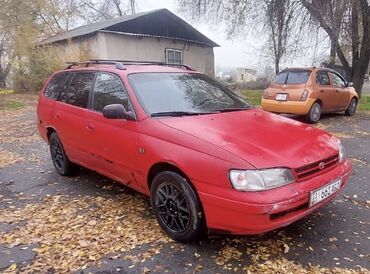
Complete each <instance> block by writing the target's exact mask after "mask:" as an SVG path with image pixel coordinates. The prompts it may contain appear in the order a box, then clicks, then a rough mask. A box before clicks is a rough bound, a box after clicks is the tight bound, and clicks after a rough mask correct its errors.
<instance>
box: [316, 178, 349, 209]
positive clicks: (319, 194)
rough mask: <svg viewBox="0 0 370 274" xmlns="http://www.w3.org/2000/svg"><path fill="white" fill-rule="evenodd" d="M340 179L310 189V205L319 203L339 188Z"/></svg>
mask: <svg viewBox="0 0 370 274" xmlns="http://www.w3.org/2000/svg"><path fill="white" fill-rule="evenodd" d="M341 182H342V180H341V179H338V180H336V181H334V182H332V183H330V184H328V185H326V186H323V187H322V188H320V189H317V190H314V191H311V193H310V207H311V206H314V205H316V204H317V203H320V202H321V201H323V200H325V199H326V198H328V197H329V196H331V195H332V194H333V193H335V192H337V191H338V190H339V189H340V185H341Z"/></svg>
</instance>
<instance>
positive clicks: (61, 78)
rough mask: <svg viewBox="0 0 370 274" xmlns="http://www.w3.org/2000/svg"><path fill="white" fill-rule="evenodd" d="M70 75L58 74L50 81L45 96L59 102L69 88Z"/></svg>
mask: <svg viewBox="0 0 370 274" xmlns="http://www.w3.org/2000/svg"><path fill="white" fill-rule="evenodd" d="M69 76H70V73H58V74H56V75H54V77H53V78H52V79H51V80H50V81H49V84H48V86H47V87H46V89H45V92H44V94H45V96H46V97H49V98H52V99H54V100H57V99H58V98H59V96H60V94H61V93H63V92H64V90H65V89H66V86H67V82H68V79H69Z"/></svg>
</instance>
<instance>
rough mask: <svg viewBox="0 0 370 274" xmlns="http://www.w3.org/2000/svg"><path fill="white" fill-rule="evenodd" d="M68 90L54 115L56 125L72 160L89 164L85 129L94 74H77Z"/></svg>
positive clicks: (62, 96)
mask: <svg viewBox="0 0 370 274" xmlns="http://www.w3.org/2000/svg"><path fill="white" fill-rule="evenodd" d="M71 77H72V80H71V82H70V84H69V88H68V90H66V91H65V92H63V93H62V94H61V95H60V98H59V102H57V103H56V104H55V110H54V113H53V119H54V123H53V124H54V125H55V128H56V131H57V133H58V135H59V138H60V139H61V141H62V143H63V146H64V149H65V150H66V153H67V155H68V157H69V158H70V160H72V161H73V162H76V163H79V164H87V162H88V152H87V151H88V144H87V142H86V139H87V138H88V134H87V131H86V128H85V124H86V117H87V112H88V110H87V106H88V101H89V94H90V91H91V89H92V85H93V82H94V77H95V73H94V72H76V73H74V74H73V75H72V76H71Z"/></svg>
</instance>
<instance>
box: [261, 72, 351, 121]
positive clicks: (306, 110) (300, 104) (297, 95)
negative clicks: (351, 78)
mask: <svg viewBox="0 0 370 274" xmlns="http://www.w3.org/2000/svg"><path fill="white" fill-rule="evenodd" d="M357 103H358V95H357V93H356V91H355V89H354V88H353V84H352V83H351V82H346V81H345V80H344V78H343V77H342V76H341V75H340V74H339V73H338V72H336V71H335V70H332V69H328V68H315V67H314V68H305V69H297V68H291V69H285V70H283V71H281V72H280V73H278V74H277V75H276V77H275V78H274V79H273V80H272V82H271V84H270V85H269V87H268V88H267V89H266V90H265V91H264V92H263V97H262V102H261V106H262V109H264V110H266V111H270V112H274V113H287V114H295V115H304V116H305V117H306V119H307V121H308V122H309V123H316V122H318V121H319V120H320V117H321V114H322V113H329V112H340V111H344V112H345V114H346V115H348V116H352V115H354V114H355V112H356V107H357Z"/></svg>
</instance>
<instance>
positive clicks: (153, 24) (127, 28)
mask: <svg viewBox="0 0 370 274" xmlns="http://www.w3.org/2000/svg"><path fill="white" fill-rule="evenodd" d="M102 31H103V32H113V33H120V34H123V35H131V36H132V35H134V36H142V37H155V38H166V39H174V40H181V41H186V42H191V43H197V44H202V45H204V46H208V47H219V45H218V44H216V43H215V42H213V41H212V40H210V39H209V38H207V37H206V36H205V35H203V34H202V33H200V32H199V31H198V30H197V29H195V28H194V27H192V26H191V25H190V24H188V23H187V22H185V21H184V20H182V19H181V18H180V17H178V16H176V15H175V14H173V13H172V12H170V11H169V10H167V9H158V10H153V11H148V12H141V13H137V14H133V15H125V16H122V17H118V18H114V19H110V20H106V21H103V22H99V23H93V24H89V25H84V26H81V27H78V28H75V29H72V30H70V31H66V32H63V33H60V34H57V35H55V36H52V37H50V38H47V39H45V40H43V41H41V43H40V44H41V45H46V44H52V43H56V42H61V41H65V40H68V39H73V38H77V37H82V36H86V35H92V34H94V33H97V32H102Z"/></svg>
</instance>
